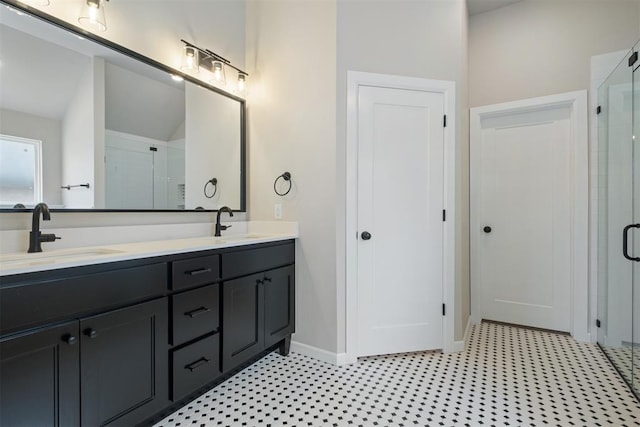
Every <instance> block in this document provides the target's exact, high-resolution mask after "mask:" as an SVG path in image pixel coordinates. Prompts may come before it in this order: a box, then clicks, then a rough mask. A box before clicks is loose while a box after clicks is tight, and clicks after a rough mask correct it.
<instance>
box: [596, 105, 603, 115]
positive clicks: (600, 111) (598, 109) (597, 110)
mask: <svg viewBox="0 0 640 427" xmlns="http://www.w3.org/2000/svg"><path fill="white" fill-rule="evenodd" d="M600 113H602V107H601V106H599V105H598V108H596V114H600Z"/></svg>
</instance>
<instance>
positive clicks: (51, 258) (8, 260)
mask: <svg viewBox="0 0 640 427" xmlns="http://www.w3.org/2000/svg"><path fill="white" fill-rule="evenodd" d="M119 253H122V251H118V250H115V249H102V248H97V249H95V248H94V249H78V250H61V251H54V252H38V253H34V254H20V255H13V256H0V267H14V268H17V267H20V266H24V267H26V266H30V265H39V264H50V263H55V262H64V261H70V260H73V259H81V258H86V257H95V256H101V255H115V254H119Z"/></svg>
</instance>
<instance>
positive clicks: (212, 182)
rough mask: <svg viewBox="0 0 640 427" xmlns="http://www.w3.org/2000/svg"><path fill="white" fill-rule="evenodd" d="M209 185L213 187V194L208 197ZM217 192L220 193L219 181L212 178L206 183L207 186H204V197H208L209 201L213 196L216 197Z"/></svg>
mask: <svg viewBox="0 0 640 427" xmlns="http://www.w3.org/2000/svg"><path fill="white" fill-rule="evenodd" d="M209 184H211V185H213V194H212V195H208V194H207V186H208V185H209ZM217 192H218V179H217V178H211V179H210V180H209V181H207V182H205V184H204V197H206V198H207V199H211V198H212V197H213V196H215V195H216V193H217Z"/></svg>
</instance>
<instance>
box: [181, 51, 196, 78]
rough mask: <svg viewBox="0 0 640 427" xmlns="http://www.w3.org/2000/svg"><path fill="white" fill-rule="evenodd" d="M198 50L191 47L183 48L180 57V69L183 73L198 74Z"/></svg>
mask: <svg viewBox="0 0 640 427" xmlns="http://www.w3.org/2000/svg"><path fill="white" fill-rule="evenodd" d="M198 65H199V61H198V49H196V48H195V47H193V46H185V47H184V56H183V57H182V67H181V68H182V69H183V70H184V71H191V72H193V73H197V72H198V68H199V67H198Z"/></svg>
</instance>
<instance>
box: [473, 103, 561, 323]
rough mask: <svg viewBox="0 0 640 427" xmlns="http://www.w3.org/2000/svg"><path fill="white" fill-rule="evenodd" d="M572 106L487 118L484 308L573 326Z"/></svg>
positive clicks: (480, 185) (493, 316) (480, 232)
mask: <svg viewBox="0 0 640 427" xmlns="http://www.w3.org/2000/svg"><path fill="white" fill-rule="evenodd" d="M570 115H571V110H570V108H568V107H558V108H553V109H550V110H539V111H532V112H524V113H519V114H513V113H511V114H506V115H503V116H494V117H493V118H487V119H484V120H483V121H482V126H481V127H482V130H481V138H480V141H479V144H480V146H479V147H475V148H477V149H478V150H479V157H476V158H479V164H474V167H475V168H476V170H477V173H475V174H474V179H479V180H480V182H476V183H475V187H474V188H476V189H479V191H480V194H477V195H475V196H477V200H478V201H479V206H477V212H476V213H475V215H479V221H477V222H475V224H479V225H477V226H476V227H477V228H478V229H476V230H472V233H475V234H476V236H475V238H476V241H477V242H478V246H477V247H476V248H475V249H476V251H475V253H474V254H473V256H474V257H478V258H479V259H478V263H477V264H476V265H479V267H480V271H474V277H473V279H474V280H479V281H480V287H479V291H480V295H479V299H480V305H481V316H482V318H484V319H490V320H496V321H503V322H508V323H515V324H521V325H527V326H534V327H540V328H545V329H553V330H559V331H570V330H571V280H572V278H571V265H572V262H573V261H572V255H571V242H572V221H571V218H572V205H571V203H572V202H571V201H572V194H573V193H572V188H571V186H572V180H571V176H572V161H571V146H570V142H571V121H570Z"/></svg>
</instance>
